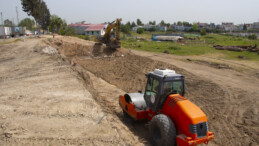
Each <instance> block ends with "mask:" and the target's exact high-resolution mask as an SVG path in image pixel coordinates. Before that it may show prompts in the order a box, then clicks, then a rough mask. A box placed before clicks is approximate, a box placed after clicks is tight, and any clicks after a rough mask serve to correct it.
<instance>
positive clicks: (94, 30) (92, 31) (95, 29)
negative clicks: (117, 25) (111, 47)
mask: <svg viewBox="0 0 259 146" xmlns="http://www.w3.org/2000/svg"><path fill="white" fill-rule="evenodd" d="M106 28H107V24H91V25H89V27H87V28H86V29H85V35H101V36H103V35H104V34H105V30H106Z"/></svg>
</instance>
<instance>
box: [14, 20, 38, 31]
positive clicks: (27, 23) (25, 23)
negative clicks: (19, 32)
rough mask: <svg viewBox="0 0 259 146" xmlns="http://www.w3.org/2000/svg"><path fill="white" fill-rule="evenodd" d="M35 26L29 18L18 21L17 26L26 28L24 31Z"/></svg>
mask: <svg viewBox="0 0 259 146" xmlns="http://www.w3.org/2000/svg"><path fill="white" fill-rule="evenodd" d="M34 25H35V22H34V20H32V19H30V18H24V19H23V20H21V21H20V23H19V24H18V26H23V27H26V29H29V30H32V28H33V26H34Z"/></svg>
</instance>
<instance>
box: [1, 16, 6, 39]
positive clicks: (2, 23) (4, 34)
mask: <svg viewBox="0 0 259 146" xmlns="http://www.w3.org/2000/svg"><path fill="white" fill-rule="evenodd" d="M1 20H2V25H3V33H4V36H3V38H4V39H3V42H4V43H5V28H4V22H3V14H2V12H1Z"/></svg>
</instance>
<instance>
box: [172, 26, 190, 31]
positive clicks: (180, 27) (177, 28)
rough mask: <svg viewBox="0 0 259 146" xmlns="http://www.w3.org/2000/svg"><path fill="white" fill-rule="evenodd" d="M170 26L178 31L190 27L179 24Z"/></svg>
mask: <svg viewBox="0 0 259 146" xmlns="http://www.w3.org/2000/svg"><path fill="white" fill-rule="evenodd" d="M171 28H172V29H175V30H179V31H186V30H190V29H192V27H191V26H179V25H171Z"/></svg>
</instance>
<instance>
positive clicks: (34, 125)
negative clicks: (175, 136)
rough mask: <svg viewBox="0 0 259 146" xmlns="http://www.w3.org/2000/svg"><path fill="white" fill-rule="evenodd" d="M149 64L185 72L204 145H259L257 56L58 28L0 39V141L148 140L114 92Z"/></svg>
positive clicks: (141, 80)
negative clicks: (150, 47)
mask: <svg viewBox="0 0 259 146" xmlns="http://www.w3.org/2000/svg"><path fill="white" fill-rule="evenodd" d="M215 62H216V63H215ZM155 68H169V69H174V70H176V72H177V73H181V74H183V75H185V78H186V90H187V92H186V95H185V97H186V98H187V99H189V100H191V101H192V102H194V103H195V104H197V105H198V106H199V107H200V108H201V109H202V110H203V111H204V112H205V114H206V115H207V117H208V123H209V130H210V131H212V132H214V134H215V139H214V140H213V141H212V142H210V143H209V145H259V137H258V135H259V122H258V121H259V114H258V110H259V104H258V99H259V64H258V62H249V61H230V60H218V59H216V60H215V59H213V57H211V56H175V55H169V54H164V53H152V52H143V51H136V50H128V49H125V48H120V49H118V50H110V49H107V48H106V47H105V46H101V45H95V43H94V42H91V41H85V40H82V39H78V38H74V37H62V36H56V37H55V39H53V38H51V36H41V38H30V39H26V40H25V42H21V41H20V42H16V43H10V44H3V45H0V126H1V127H0V145H151V143H150V139H149V135H148V122H146V121H141V122H136V121H134V120H132V119H129V118H127V117H124V116H123V113H122V110H121V109H120V107H119V104H118V97H119V95H120V94H125V93H126V92H136V91H138V90H139V89H142V90H143V91H144V88H145V84H146V78H145V74H146V73H148V72H150V71H152V70H154V69H155Z"/></svg>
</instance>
